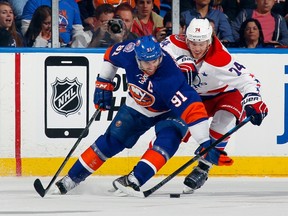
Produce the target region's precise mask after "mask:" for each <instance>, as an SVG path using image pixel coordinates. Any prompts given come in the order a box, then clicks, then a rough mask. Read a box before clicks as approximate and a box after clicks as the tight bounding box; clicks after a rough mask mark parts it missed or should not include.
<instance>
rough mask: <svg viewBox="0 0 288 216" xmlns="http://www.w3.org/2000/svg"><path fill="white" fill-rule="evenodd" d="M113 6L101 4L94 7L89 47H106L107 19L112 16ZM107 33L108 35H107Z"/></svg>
mask: <svg viewBox="0 0 288 216" xmlns="http://www.w3.org/2000/svg"><path fill="white" fill-rule="evenodd" d="M114 10H115V9H114V7H113V6H112V5H111V4H102V5H100V6H98V7H97V8H96V9H95V24H94V29H93V30H92V31H91V33H92V34H93V35H92V40H91V42H90V44H89V47H108V46H109V44H108V41H107V40H108V36H109V34H108V21H109V20H111V19H113V17H114ZM107 34H108V35H107Z"/></svg>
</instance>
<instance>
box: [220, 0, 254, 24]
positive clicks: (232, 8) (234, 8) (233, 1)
mask: <svg viewBox="0 0 288 216" xmlns="http://www.w3.org/2000/svg"><path fill="white" fill-rule="evenodd" d="M221 5H222V8H223V12H224V13H225V14H226V15H227V16H228V19H229V21H230V22H231V21H234V20H235V18H236V16H237V15H238V13H239V12H240V11H241V10H242V9H247V8H251V9H254V8H255V7H256V4H255V0H222V3H221Z"/></svg>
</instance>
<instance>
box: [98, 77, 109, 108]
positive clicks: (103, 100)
mask: <svg viewBox="0 0 288 216" xmlns="http://www.w3.org/2000/svg"><path fill="white" fill-rule="evenodd" d="M113 89H114V83H113V82H111V81H108V80H105V79H103V78H100V77H98V78H97V81H96V88H95V91H94V105H95V108H96V109H100V110H109V109H110V108H111V101H112V96H113V94H112V91H113Z"/></svg>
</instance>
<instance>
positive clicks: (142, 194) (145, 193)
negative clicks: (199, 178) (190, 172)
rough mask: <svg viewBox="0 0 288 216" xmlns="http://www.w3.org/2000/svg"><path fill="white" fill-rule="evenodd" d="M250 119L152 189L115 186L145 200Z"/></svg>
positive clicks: (243, 122) (247, 119) (248, 119)
mask: <svg viewBox="0 0 288 216" xmlns="http://www.w3.org/2000/svg"><path fill="white" fill-rule="evenodd" d="M250 119H251V117H247V118H246V119H244V120H243V121H242V122H240V123H239V124H238V125H236V126H235V127H234V128H232V129H231V130H230V131H228V132H227V133H226V134H224V135H223V136H222V137H221V138H219V139H218V140H216V141H215V142H214V143H212V144H211V145H210V146H209V147H208V148H206V149H204V150H203V151H201V152H200V153H199V154H198V155H196V156H194V157H193V158H192V159H190V160H189V161H187V162H186V163H185V164H183V165H182V166H181V167H179V168H178V169H177V170H175V171H174V172H173V173H172V174H170V175H169V176H167V177H166V178H165V179H163V180H162V181H161V182H159V183H158V184H157V185H155V186H154V187H152V188H150V189H148V190H146V191H135V190H134V189H132V188H128V187H124V186H123V185H121V184H120V183H118V182H117V181H116V182H115V184H116V186H117V187H118V188H119V189H120V190H121V191H123V192H124V193H126V194H128V195H131V196H135V197H141V198H145V197H148V196H150V195H151V194H152V193H154V192H155V191H156V190H158V189H159V188H161V187H162V186H163V185H165V184H166V183H167V182H169V181H170V180H171V179H172V178H174V177H175V176H176V175H178V174H179V173H181V172H182V171H184V170H185V169H186V168H187V167H188V166H190V165H191V164H192V163H194V162H195V161H197V160H198V159H199V158H200V157H202V156H203V155H205V154H206V153H207V152H208V151H209V150H210V149H212V148H214V147H215V146H216V145H217V144H219V143H220V142H222V141H223V140H225V139H226V138H227V137H229V136H231V135H232V134H233V133H234V132H236V131H237V130H238V129H239V128H241V127H243V126H244V125H245V124H246V123H248V122H249V121H250Z"/></svg>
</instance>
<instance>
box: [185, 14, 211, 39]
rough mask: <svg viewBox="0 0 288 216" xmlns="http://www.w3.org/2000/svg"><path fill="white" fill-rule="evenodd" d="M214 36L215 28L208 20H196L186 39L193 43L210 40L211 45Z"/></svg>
mask: <svg viewBox="0 0 288 216" xmlns="http://www.w3.org/2000/svg"><path fill="white" fill-rule="evenodd" d="M212 34H213V28H212V26H211V24H210V22H209V21H208V19H206V18H204V19H202V18H194V19H193V20H192V21H191V22H190V24H189V26H188V28H187V30H186V38H187V39H188V40H189V41H193V42H203V41H208V40H209V44H210V43H211V42H212Z"/></svg>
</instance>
